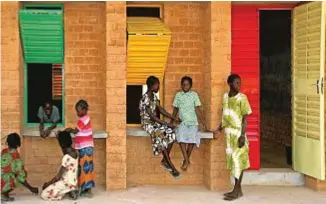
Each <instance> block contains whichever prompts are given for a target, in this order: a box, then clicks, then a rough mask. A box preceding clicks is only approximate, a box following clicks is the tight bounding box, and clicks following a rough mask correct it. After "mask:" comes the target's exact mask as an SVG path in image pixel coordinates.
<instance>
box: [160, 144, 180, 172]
mask: <svg viewBox="0 0 326 204" xmlns="http://www.w3.org/2000/svg"><path fill="white" fill-rule="evenodd" d="M162 154H163V158H164V161H165V162H166V163H167V165H168V166H169V167H170V168H171V169H172V171H175V172H177V171H178V170H177V169H176V168H175V166H174V165H173V163H172V161H171V158H170V155H169V154H168V151H167V150H166V149H164V150H163V151H162Z"/></svg>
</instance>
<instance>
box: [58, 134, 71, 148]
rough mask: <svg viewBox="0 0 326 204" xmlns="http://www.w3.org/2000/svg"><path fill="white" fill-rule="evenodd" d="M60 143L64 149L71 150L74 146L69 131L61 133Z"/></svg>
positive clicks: (59, 136)
mask: <svg viewBox="0 0 326 204" xmlns="http://www.w3.org/2000/svg"><path fill="white" fill-rule="evenodd" d="M58 141H59V144H60V146H61V147H62V148H69V147H71V145H72V138H71V135H70V133H69V132H68V131H62V132H59V134H58Z"/></svg>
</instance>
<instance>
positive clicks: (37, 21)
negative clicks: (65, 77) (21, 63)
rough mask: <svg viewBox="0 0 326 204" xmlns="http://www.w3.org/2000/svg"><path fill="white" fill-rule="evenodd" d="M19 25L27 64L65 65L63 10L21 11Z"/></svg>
mask: <svg viewBox="0 0 326 204" xmlns="http://www.w3.org/2000/svg"><path fill="white" fill-rule="evenodd" d="M19 24H20V34H21V41H22V47H23V53H24V59H25V63H63V60H64V39H63V36H64V32H63V12H62V10H39V9H37V10H31V9H21V10H20V11H19Z"/></svg>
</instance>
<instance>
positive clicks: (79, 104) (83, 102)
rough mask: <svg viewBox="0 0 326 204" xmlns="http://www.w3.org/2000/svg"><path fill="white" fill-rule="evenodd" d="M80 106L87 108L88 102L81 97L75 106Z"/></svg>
mask: <svg viewBox="0 0 326 204" xmlns="http://www.w3.org/2000/svg"><path fill="white" fill-rule="evenodd" d="M78 107H80V108H81V109H84V110H88V103H87V101H85V100H83V99H81V100H79V101H78V102H77V103H76V106H75V108H78Z"/></svg>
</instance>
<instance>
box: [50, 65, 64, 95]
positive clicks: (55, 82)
mask: <svg viewBox="0 0 326 204" xmlns="http://www.w3.org/2000/svg"><path fill="white" fill-rule="evenodd" d="M62 90H63V87H62V64H53V65H52V99H53V100H61V99H62Z"/></svg>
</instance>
